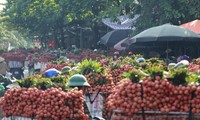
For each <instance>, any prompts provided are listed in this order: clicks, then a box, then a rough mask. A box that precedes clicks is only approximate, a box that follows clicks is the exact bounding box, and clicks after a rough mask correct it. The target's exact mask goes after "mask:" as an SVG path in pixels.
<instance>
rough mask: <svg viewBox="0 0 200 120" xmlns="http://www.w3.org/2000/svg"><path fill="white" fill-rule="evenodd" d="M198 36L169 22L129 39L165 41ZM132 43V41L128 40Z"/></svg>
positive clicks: (182, 39)
mask: <svg viewBox="0 0 200 120" xmlns="http://www.w3.org/2000/svg"><path fill="white" fill-rule="evenodd" d="M199 38H200V35H198V34H196V33H194V32H192V31H190V30H188V29H185V28H182V27H179V26H176V25H170V24H164V25H160V26H156V27H152V28H149V29H147V30H144V31H143V32H141V33H139V34H137V35H136V36H134V37H132V38H131V39H130V40H131V41H134V42H135V43H138V42H152V41H158V42H167V41H188V40H197V39H199ZM130 43H132V42H130Z"/></svg>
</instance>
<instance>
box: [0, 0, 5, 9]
mask: <svg viewBox="0 0 200 120" xmlns="http://www.w3.org/2000/svg"><path fill="white" fill-rule="evenodd" d="M0 3H6V0H0ZM3 7H4V6H3V5H0V10H2V9H3Z"/></svg>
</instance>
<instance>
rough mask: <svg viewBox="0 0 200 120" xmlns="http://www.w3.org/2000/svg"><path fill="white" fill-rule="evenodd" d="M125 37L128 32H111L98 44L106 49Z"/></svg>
mask: <svg viewBox="0 0 200 120" xmlns="http://www.w3.org/2000/svg"><path fill="white" fill-rule="evenodd" d="M126 37H128V30H112V31H110V32H108V33H107V34H105V35H104V36H103V37H101V39H100V41H99V43H101V44H104V45H105V46H107V47H113V46H114V45H115V44H116V43H118V42H119V41H121V40H122V39H124V38H126Z"/></svg>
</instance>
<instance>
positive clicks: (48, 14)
mask: <svg viewBox="0 0 200 120" xmlns="http://www.w3.org/2000/svg"><path fill="white" fill-rule="evenodd" d="M7 1H8V3H7V5H6V9H5V10H4V12H5V15H6V16H9V22H10V23H11V24H12V25H14V26H15V27H16V28H17V29H20V30H23V31H24V30H25V31H28V32H29V35H31V36H39V38H41V40H44V42H46V41H45V39H47V38H46V36H47V35H48V33H53V34H54V35H55V38H54V39H55V40H57V43H58V44H61V45H64V41H65V37H64V35H65V34H68V31H71V30H74V29H75V33H76V34H75V35H77V38H78V39H79V37H80V34H79V31H80V30H79V29H80V28H82V27H89V28H91V29H92V30H93V31H94V32H95V34H96V35H95V37H98V36H99V33H98V26H101V25H102V22H101V20H102V18H105V17H109V18H112V20H116V18H117V16H119V15H129V16H130V17H133V16H134V15H135V14H140V15H141V16H140V18H139V19H138V21H137V22H136V23H135V24H134V25H135V26H136V27H137V30H138V31H142V30H144V29H146V28H149V27H152V26H156V25H161V24H165V23H171V24H175V25H179V24H182V23H185V22H189V21H192V20H194V19H198V18H199V17H200V11H199V10H198V8H199V6H200V1H199V0H134V1H133V0H7ZM96 39H97V38H96ZM59 40H61V43H59Z"/></svg>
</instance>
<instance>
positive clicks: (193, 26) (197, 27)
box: [180, 20, 200, 34]
mask: <svg viewBox="0 0 200 120" xmlns="http://www.w3.org/2000/svg"><path fill="white" fill-rule="evenodd" d="M180 26H181V27H183V28H186V29H189V30H191V31H193V32H195V33H197V34H200V20H194V21H191V22H188V23H185V24H182V25H180Z"/></svg>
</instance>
